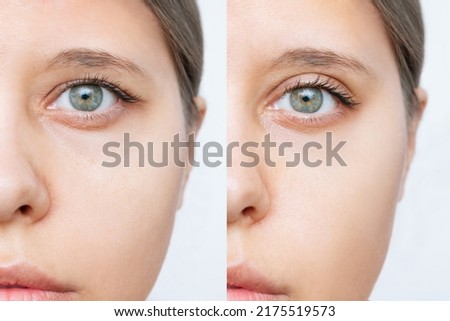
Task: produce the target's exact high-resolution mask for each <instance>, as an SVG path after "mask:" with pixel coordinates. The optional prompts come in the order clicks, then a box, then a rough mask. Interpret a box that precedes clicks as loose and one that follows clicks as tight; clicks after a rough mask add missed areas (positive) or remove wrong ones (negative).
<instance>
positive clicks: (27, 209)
mask: <svg viewBox="0 0 450 321" xmlns="http://www.w3.org/2000/svg"><path fill="white" fill-rule="evenodd" d="M19 211H20V213H21V214H23V215H27V214H28V213H29V212H30V211H31V207H30V206H29V205H22V206H21V207H19Z"/></svg>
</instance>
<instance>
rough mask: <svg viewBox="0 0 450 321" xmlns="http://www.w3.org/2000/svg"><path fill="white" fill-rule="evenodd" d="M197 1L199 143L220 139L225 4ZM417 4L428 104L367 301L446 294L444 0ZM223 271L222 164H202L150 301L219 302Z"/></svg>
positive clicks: (449, 159)
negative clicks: (203, 102)
mask: <svg viewBox="0 0 450 321" xmlns="http://www.w3.org/2000/svg"><path fill="white" fill-rule="evenodd" d="M199 6H200V10H201V14H202V22H203V25H204V34H205V73H204V77H203V83H202V89H201V92H202V95H203V96H204V97H205V98H206V99H207V101H208V114H207V117H206V119H205V123H204V127H203V128H202V131H201V134H200V136H199V141H200V142H201V143H202V144H204V143H205V142H206V141H212V140H214V141H218V142H221V143H222V144H225V141H226V135H225V134H226V21H225V20H226V15H225V12H226V11H225V10H226V3H225V1H217V0H214V1H212V0H199ZM422 8H423V14H424V19H425V27H426V58H425V65H424V72H423V76H422V86H423V87H424V88H425V89H426V90H427V91H428V94H429V102H428V107H427V110H426V112H425V114H424V118H423V121H422V124H421V126H420V129H419V133H418V141H417V149H416V156H415V159H414V161H413V164H412V167H411V169H410V173H409V177H408V180H407V183H406V189H405V194H404V197H403V200H402V202H401V203H400V204H399V206H398V208H397V216H396V221H395V226H394V231H393V238H392V242H391V246H390V250H389V253H388V257H387V259H386V263H385V266H384V268H383V271H382V273H381V275H380V278H379V280H378V282H377V285H376V287H375V289H374V291H373V293H372V296H371V300H450V35H449V31H450V19H449V18H448V13H450V1H446V0H433V1H429V0H427V1H423V0H422ZM197 155H198V157H200V155H201V153H199V152H198V153H197ZM387 179H389V178H387ZM225 274H226V168H225V167H223V166H222V167H220V168H206V167H205V166H202V167H200V168H196V169H194V170H193V172H192V174H191V178H190V182H189V185H188V187H187V190H186V194H185V202H184V206H183V208H182V210H181V211H179V212H178V214H177V221H176V224H175V229H174V235H173V238H172V242H171V246H170V249H169V253H168V255H167V259H166V262H165V264H164V267H163V270H162V272H161V274H160V277H159V280H158V282H157V284H156V286H155V288H154V290H153V291H152V294H151V296H150V299H153V300H155V299H157V300H223V299H225V284H226V280H225V279H226V276H225Z"/></svg>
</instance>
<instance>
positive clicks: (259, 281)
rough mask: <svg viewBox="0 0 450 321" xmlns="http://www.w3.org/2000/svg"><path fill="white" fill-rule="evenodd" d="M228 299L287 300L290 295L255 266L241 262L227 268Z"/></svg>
mask: <svg viewBox="0 0 450 321" xmlns="http://www.w3.org/2000/svg"><path fill="white" fill-rule="evenodd" d="M227 300H228V301H287V300H289V298H288V296H287V295H285V294H283V291H282V290H281V289H280V287H279V286H277V285H276V284H275V283H274V282H272V281H271V280H269V279H268V278H266V277H265V276H264V275H262V274H261V273H259V272H258V271H257V270H256V269H255V268H253V267H251V266H249V265H245V264H240V265H235V266H229V267H228V268H227Z"/></svg>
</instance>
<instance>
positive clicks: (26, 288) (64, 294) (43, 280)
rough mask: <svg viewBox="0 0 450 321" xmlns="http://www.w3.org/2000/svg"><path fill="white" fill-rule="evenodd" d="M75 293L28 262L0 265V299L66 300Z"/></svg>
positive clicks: (71, 298)
mask: <svg viewBox="0 0 450 321" xmlns="http://www.w3.org/2000/svg"><path fill="white" fill-rule="evenodd" d="M74 296H75V293H74V292H72V291H70V290H69V289H68V288H67V287H66V286H64V285H63V284H61V283H59V282H57V281H56V280H54V279H52V278H50V277H48V276H47V275H45V274H44V273H43V272H41V271H40V270H39V269H37V268H36V267H34V266H32V265H30V264H26V263H24V264H17V265H10V266H0V301H25V300H29V301H67V300H74V299H75V297H74Z"/></svg>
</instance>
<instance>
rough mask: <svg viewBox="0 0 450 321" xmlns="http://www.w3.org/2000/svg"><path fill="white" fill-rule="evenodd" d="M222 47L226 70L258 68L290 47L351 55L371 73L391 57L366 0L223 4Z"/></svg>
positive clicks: (379, 22) (376, 16) (377, 18)
mask: <svg viewBox="0 0 450 321" xmlns="http://www.w3.org/2000/svg"><path fill="white" fill-rule="evenodd" d="M228 48H229V54H230V55H229V64H230V65H229V67H230V68H231V69H232V68H233V66H234V65H238V64H239V63H240V62H242V61H243V60H248V61H252V66H254V67H258V68H261V70H263V69H264V67H265V65H267V64H269V63H270V62H271V61H273V60H274V59H277V57H279V56H281V55H282V54H283V53H284V52H286V51H289V50H293V49H296V48H314V49H320V50H326V51H331V52H336V53H339V54H343V55H345V56H352V57H355V58H357V59H358V60H359V61H362V62H363V63H364V64H366V65H368V66H369V67H371V68H372V69H375V70H376V69H380V68H381V69H382V68H383V66H385V65H386V59H391V60H392V57H393V56H392V52H391V49H390V43H389V40H388V37H387V34H386V31H385V29H384V25H383V22H382V19H381V17H380V16H379V13H378V11H377V10H376V8H375V7H374V6H373V5H372V4H371V2H370V1H369V0H334V1H327V0H284V1H273V0H257V1H256V0H246V1H229V5H228ZM256 58H257V59H256ZM239 69H241V67H239Z"/></svg>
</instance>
